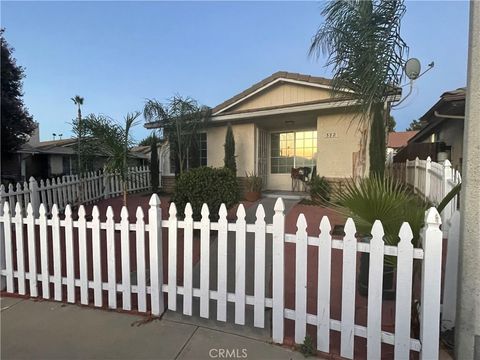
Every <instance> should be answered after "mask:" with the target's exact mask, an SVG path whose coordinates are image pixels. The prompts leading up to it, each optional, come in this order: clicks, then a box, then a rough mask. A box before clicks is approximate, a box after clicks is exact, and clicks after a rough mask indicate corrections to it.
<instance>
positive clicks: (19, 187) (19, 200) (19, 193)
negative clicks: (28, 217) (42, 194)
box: [15, 183, 23, 216]
mask: <svg viewBox="0 0 480 360" xmlns="http://www.w3.org/2000/svg"><path fill="white" fill-rule="evenodd" d="M15 192H16V194H17V196H16V199H17V205H15V208H16V207H17V206H18V211H19V212H20V215H21V216H23V202H22V198H23V196H22V193H23V190H22V185H20V183H17V190H16V191H15ZM16 214H17V210H15V215H16Z"/></svg>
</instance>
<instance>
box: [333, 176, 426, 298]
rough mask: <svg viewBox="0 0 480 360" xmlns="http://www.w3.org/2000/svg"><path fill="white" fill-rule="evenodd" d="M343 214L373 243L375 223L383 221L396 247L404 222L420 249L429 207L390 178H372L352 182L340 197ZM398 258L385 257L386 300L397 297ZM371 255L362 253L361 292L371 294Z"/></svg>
mask: <svg viewBox="0 0 480 360" xmlns="http://www.w3.org/2000/svg"><path fill="white" fill-rule="evenodd" d="M338 201H339V205H340V207H341V211H342V212H343V213H344V214H345V215H347V216H350V217H352V218H353V220H354V221H355V225H356V228H357V232H358V234H359V235H360V237H361V241H366V242H368V241H370V238H371V237H370V231H371V228H372V226H373V223H374V222H375V220H380V221H381V222H382V225H383V230H384V233H385V235H384V241H385V245H391V246H396V245H397V244H398V242H399V240H400V239H399V237H398V232H399V230H400V227H401V226H402V224H403V222H408V223H409V224H410V227H411V229H412V233H413V239H412V243H413V245H414V247H419V238H420V229H421V227H422V226H423V220H424V215H425V211H426V210H427V208H428V204H427V203H426V202H424V201H423V200H422V199H420V198H419V197H417V196H416V195H414V194H412V193H411V191H409V190H408V189H407V188H406V187H405V186H404V185H402V184H400V183H399V182H397V181H396V180H394V179H393V178H390V177H385V178H381V177H377V176H371V177H370V178H365V179H360V180H357V181H354V180H353V179H352V180H349V181H347V182H346V185H345V187H344V189H342V191H341V192H339V194H338ZM395 268H396V257H394V256H385V260H384V281H383V298H384V299H385V300H392V299H394V298H395V290H394V286H393V284H394V273H395ZM368 269H369V254H368V253H362V255H361V258H360V274H359V278H358V289H359V292H360V294H361V295H364V296H367V295H368Z"/></svg>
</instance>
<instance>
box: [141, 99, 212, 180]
mask: <svg viewBox="0 0 480 360" xmlns="http://www.w3.org/2000/svg"><path fill="white" fill-rule="evenodd" d="M210 113H211V110H210V109H209V108H208V107H206V106H200V105H199V104H198V103H197V102H196V101H195V100H193V99H192V98H189V97H186V98H183V97H181V96H174V97H173V98H171V99H170V100H169V101H168V103H167V104H165V105H164V104H162V103H160V102H159V101H157V100H155V99H149V100H147V101H146V103H145V106H144V109H143V116H144V118H145V120H146V121H147V122H150V123H151V122H154V123H157V126H158V127H159V128H160V129H161V131H163V134H164V135H165V136H166V137H167V139H168V141H169V144H170V151H171V152H172V154H173V155H174V156H175V159H176V161H177V163H178V169H177V171H178V172H179V173H180V174H182V173H183V171H184V170H188V168H189V164H188V158H189V151H190V150H191V149H192V148H194V147H195V146H196V143H197V141H198V133H199V131H200V130H201V129H204V128H205V126H206V124H207V122H208V120H209V118H210Z"/></svg>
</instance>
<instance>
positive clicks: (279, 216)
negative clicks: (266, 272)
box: [272, 198, 285, 344]
mask: <svg viewBox="0 0 480 360" xmlns="http://www.w3.org/2000/svg"><path fill="white" fill-rule="evenodd" d="M284 210H285V205H284V204H283V200H282V198H278V199H277V201H276V203H275V207H274V211H275V215H273V245H272V246H273V259H272V271H273V276H272V278H273V284H272V302H273V309H272V338H273V341H274V342H276V343H278V344H282V343H283V334H284V332H283V322H284V319H283V312H284V308H285V306H284V288H283V287H284V277H285V274H284V253H285V249H284V247H285V214H284Z"/></svg>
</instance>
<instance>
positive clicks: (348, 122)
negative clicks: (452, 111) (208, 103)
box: [145, 71, 394, 190]
mask: <svg viewBox="0 0 480 360" xmlns="http://www.w3.org/2000/svg"><path fill="white" fill-rule="evenodd" d="M353 95H354V94H353V93H352V92H351V91H349V90H345V91H342V92H341V93H338V94H332V91H331V82H330V80H328V79H325V78H322V77H316V76H310V75H302V74H298V73H289V72H284V71H281V72H276V73H274V74H273V75H271V76H269V77H267V78H265V79H263V80H261V81H260V82H258V83H256V84H254V85H252V86H251V87H249V88H248V89H246V90H244V91H242V92H241V93H239V94H237V95H235V96H233V97H231V98H229V99H227V100H225V101H224V102H222V103H221V104H219V105H217V106H215V107H214V108H213V109H212V118H211V121H210V122H209V126H208V128H207V129H206V131H205V133H204V134H202V137H201V146H200V151H199V154H198V156H200V164H201V165H207V166H212V167H221V166H223V164H224V162H223V159H224V143H225V134H226V130H227V126H228V124H229V123H230V124H231V126H232V129H233V133H234V137H235V145H236V161H237V176H239V177H244V176H245V174H246V173H247V172H248V173H251V172H254V173H256V174H258V175H259V176H261V177H262V178H263V179H264V189H267V190H291V169H292V167H293V168H298V167H310V168H311V170H312V172H314V173H316V174H318V175H320V176H325V177H326V178H328V179H329V180H330V181H332V182H337V181H342V180H343V179H345V178H348V177H352V176H364V175H366V174H368V163H369V159H368V142H369V131H368V130H369V129H368V128H367V126H366V123H367V122H363V124H365V125H362V126H360V124H361V123H362V122H361V121H360V117H359V116H357V115H358V114H359V107H358V103H357V101H356V100H355V99H354V96H353ZM393 99H394V96H392V99H391V100H393ZM386 106H388V104H386ZM145 126H146V127H147V128H151V129H152V128H156V127H159V126H160V124H156V123H150V124H149V123H147V124H146V125H145ZM165 154H166V152H164V153H163V154H162V155H161V156H160V161H161V169H162V174H163V178H162V183H163V184H164V187H166V188H168V187H169V184H171V183H172V179H173V175H174V174H173V171H172V168H171V162H170V161H167V159H168V155H165Z"/></svg>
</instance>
